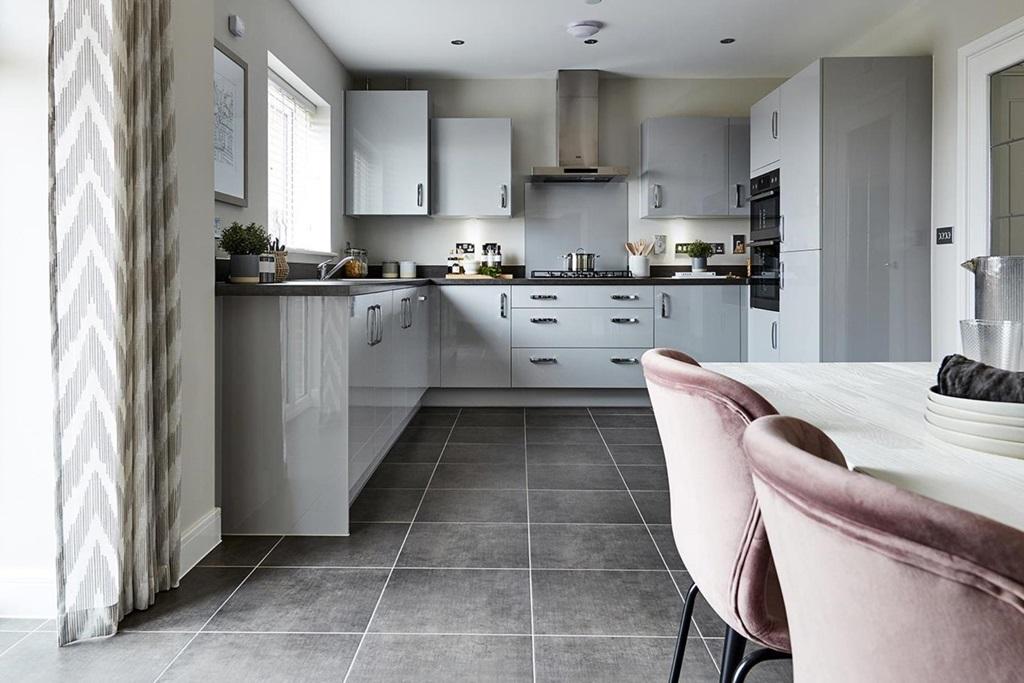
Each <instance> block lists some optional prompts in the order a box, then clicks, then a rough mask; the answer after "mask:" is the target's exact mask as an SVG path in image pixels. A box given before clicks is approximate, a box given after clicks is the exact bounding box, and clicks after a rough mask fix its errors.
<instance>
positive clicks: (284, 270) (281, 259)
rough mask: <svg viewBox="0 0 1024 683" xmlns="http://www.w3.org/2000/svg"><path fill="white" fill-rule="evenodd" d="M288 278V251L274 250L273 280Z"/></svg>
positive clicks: (279, 280) (278, 280)
mask: <svg viewBox="0 0 1024 683" xmlns="http://www.w3.org/2000/svg"><path fill="white" fill-rule="evenodd" d="M287 279H288V252H287V251H275V252H274V282H284V281H285V280H287Z"/></svg>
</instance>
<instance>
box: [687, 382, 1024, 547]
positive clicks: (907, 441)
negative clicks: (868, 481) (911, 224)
mask: <svg viewBox="0 0 1024 683" xmlns="http://www.w3.org/2000/svg"><path fill="white" fill-rule="evenodd" d="M705 367H707V368H708V369H709V370H713V371H715V372H719V373H721V374H723V375H727V376H729V377H732V378H734V379H736V380H739V381H740V382H743V383H744V384H746V385H747V386H749V387H751V388H752V389H754V390H755V391H757V392H758V393H760V394H761V395H762V396H764V397H765V398H766V399H768V400H769V401H770V402H771V403H772V405H774V406H775V408H776V409H777V410H778V411H779V413H781V414H783V415H792V416H794V417H799V418H801V419H803V420H806V421H807V422H810V423H812V424H814V425H816V426H817V427H818V428H820V429H821V430H823V431H824V432H825V433H826V434H828V435H829V437H831V438H832V440H833V441H835V443H836V445H838V446H839V448H840V449H841V450H842V451H843V455H845V456H846V460H847V463H848V464H849V465H850V466H851V467H852V468H855V469H856V470H857V471H860V472H864V473H866V474H869V475H871V476H873V477H876V478H878V479H882V480H885V481H888V482H890V483H892V484H895V485H896V486H899V487H901V488H904V489H908V490H910V491H914V492H916V493H920V494H922V495H924V496H927V497H929V498H933V499H935V500H939V501H942V502H944V503H948V504H950V505H954V506H956V507H959V508H964V509H966V510H970V511H972V512H976V513H978V514H980V515H984V516H985V517H989V518H991V519H994V520H997V521H999V522H1002V523H1003V524H1006V525H1008V526H1012V527H1016V528H1017V529H1021V530H1024V460H1020V459H1017V458H1010V457H1006V456H1001V455H992V454H990V453H984V452H981V451H976V450H972V449H969V448H963V447H960V446H954V445H952V444H949V443H946V442H944V441H940V440H939V439H936V438H935V437H934V436H932V435H931V434H930V433H928V431H927V430H926V428H925V420H924V413H925V402H926V401H927V393H928V389H929V388H930V387H932V386H934V385H935V376H936V372H937V370H938V364H937V363H707V364H705Z"/></svg>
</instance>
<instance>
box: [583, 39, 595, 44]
mask: <svg viewBox="0 0 1024 683" xmlns="http://www.w3.org/2000/svg"><path fill="white" fill-rule="evenodd" d="M583 44H584V45H597V38H587V39H586V40H584V41H583Z"/></svg>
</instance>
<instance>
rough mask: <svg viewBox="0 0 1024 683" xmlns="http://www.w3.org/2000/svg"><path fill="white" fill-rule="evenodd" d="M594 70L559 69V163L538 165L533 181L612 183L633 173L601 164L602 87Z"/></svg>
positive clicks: (534, 170) (557, 113)
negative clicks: (598, 118)
mask: <svg viewBox="0 0 1024 683" xmlns="http://www.w3.org/2000/svg"><path fill="white" fill-rule="evenodd" d="M599 87H600V79H599V77H598V72H597V71H594V70H582V69H573V70H563V71H559V72H558V86H557V88H558V98H557V100H558V102H557V106H556V115H557V125H558V133H557V137H558V166H534V167H533V174H532V175H531V176H530V181H531V182H547V183H552V182H555V183H558V182H561V183H566V182H591V183H601V182H611V181H620V182H621V181H623V180H625V178H626V176H627V175H629V169H628V168H626V167H625V166H601V165H600V164H599V163H598V155H597V139H598V137H597V131H598V128H597V115H598V88H599Z"/></svg>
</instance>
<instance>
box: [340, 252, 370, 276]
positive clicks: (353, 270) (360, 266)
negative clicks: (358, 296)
mask: <svg viewBox="0 0 1024 683" xmlns="http://www.w3.org/2000/svg"><path fill="white" fill-rule="evenodd" d="M344 255H345V256H346V257H349V256H351V257H352V260H351V261H349V262H348V263H346V264H345V265H344V266H342V271H343V272H344V273H345V277H347V278H356V277H366V275H367V273H369V272H370V267H369V265H368V263H367V260H366V250H365V249H357V248H355V247H348V248H346V249H345V254H344Z"/></svg>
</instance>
